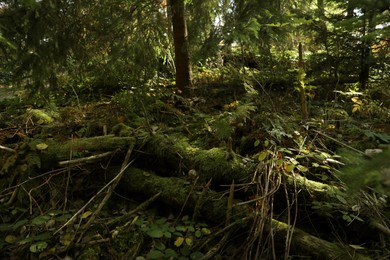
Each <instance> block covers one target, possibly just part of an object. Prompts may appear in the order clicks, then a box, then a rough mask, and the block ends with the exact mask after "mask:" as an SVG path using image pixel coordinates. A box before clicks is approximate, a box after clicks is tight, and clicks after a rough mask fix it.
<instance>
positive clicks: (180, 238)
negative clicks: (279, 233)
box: [174, 237, 184, 247]
mask: <svg viewBox="0 0 390 260" xmlns="http://www.w3.org/2000/svg"><path fill="white" fill-rule="evenodd" d="M183 242H184V237H178V238H176V241H175V243H174V245H175V246H176V247H180V246H181V245H182V244H183Z"/></svg>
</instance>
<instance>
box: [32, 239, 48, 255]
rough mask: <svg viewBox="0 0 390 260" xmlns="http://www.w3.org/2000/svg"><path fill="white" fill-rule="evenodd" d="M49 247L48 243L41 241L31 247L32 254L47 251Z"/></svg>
mask: <svg viewBox="0 0 390 260" xmlns="http://www.w3.org/2000/svg"><path fill="white" fill-rule="evenodd" d="M46 247H47V243H46V242H44V241H40V242H37V243H34V244H32V245H31V246H30V252H32V253H39V252H42V251H43V250H45V249H46Z"/></svg>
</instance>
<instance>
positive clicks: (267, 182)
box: [0, 84, 390, 259]
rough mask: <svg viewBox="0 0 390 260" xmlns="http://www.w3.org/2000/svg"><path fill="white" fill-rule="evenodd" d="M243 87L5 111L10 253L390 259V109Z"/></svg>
mask: <svg viewBox="0 0 390 260" xmlns="http://www.w3.org/2000/svg"><path fill="white" fill-rule="evenodd" d="M244 85H245V84H244ZM244 85H239V86H227V85H223V86H220V87H215V86H213V87H212V88H211V87H208V86H207V85H205V86H203V87H199V88H197V89H195V90H194V91H193V93H191V94H190V96H185V97H182V96H180V95H178V94H176V93H175V92H174V90H173V89H172V88H170V87H163V88H162V89H160V90H159V91H158V92H157V91H155V92H151V93H148V95H143V96H140V95H138V96H137V95H135V94H134V93H132V92H130V91H123V92H121V93H118V94H116V95H115V96H113V97H111V98H107V99H106V100H100V101H99V102H89V103H85V104H79V103H77V102H75V103H74V104H73V105H71V106H67V107H57V106H56V105H54V104H49V105H46V106H44V107H40V108H37V107H34V106H32V105H30V106H25V105H23V106H21V104H20V101H17V100H16V99H8V100H0V101H2V102H1V108H2V111H3V112H2V113H1V114H0V118H1V119H2V123H1V126H0V127H1V128H0V148H1V149H0V155H1V159H0V169H1V171H0V189H1V190H2V192H1V193H0V201H1V205H0V213H1V214H0V215H1V222H2V223H1V224H0V232H1V233H0V258H1V259H38V258H39V259H56V258H58V257H60V258H64V257H66V256H67V257H70V259H240V258H242V259H287V258H314V259H316V258H317V259H348V258H349V259H371V258H372V259H381V258H383V259H384V258H386V257H389V256H390V251H389V249H388V248H389V247H388V245H389V241H390V232H389V231H390V229H389V226H390V221H389V218H390V204H389V202H388V196H389V195H390V192H389V190H390V183H389V182H388V179H389V171H390V162H389V161H390V160H388V158H389V155H390V153H389V148H387V144H388V143H389V142H390V128H389V127H390V126H389V119H390V112H389V111H390V110H389V109H390V108H389V107H386V105H387V104H386V102H387V101H383V102H385V103H383V102H382V103H381V101H380V100H375V101H374V100H371V99H370V96H369V95H367V96H351V95H348V94H340V93H338V92H332V91H330V92H329V93H331V94H330V95H328V98H327V99H325V98H323V97H321V98H320V97H319V96H317V97H312V99H311V100H310V102H309V108H310V119H308V120H303V119H302V118H301V116H300V106H299V104H298V103H297V102H296V101H297V100H299V98H298V93H297V92H295V91H293V90H283V91H276V90H272V89H270V88H258V89H256V88H252V87H247V86H246V87H244ZM0 91H5V92H7V93H8V90H7V91H6V90H5V89H4V88H0ZM0 96H2V95H1V93H0ZM329 96H330V97H329ZM381 104H382V105H381ZM383 104H385V105H383ZM368 149H369V150H368ZM372 153H378V154H379V155H377V156H375V155H374V156H373V158H371V156H372V155H371V154H372ZM368 186H369V188H367V187H368Z"/></svg>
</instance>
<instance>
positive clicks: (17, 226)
mask: <svg viewBox="0 0 390 260" xmlns="http://www.w3.org/2000/svg"><path fill="white" fill-rule="evenodd" d="M27 223H28V220H27V219H22V220H19V221H18V222H16V223H15V224H14V225H13V227H12V228H13V230H17V229H18V228H20V227H21V226H24V225H25V224H27Z"/></svg>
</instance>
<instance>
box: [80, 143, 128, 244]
mask: <svg viewBox="0 0 390 260" xmlns="http://www.w3.org/2000/svg"><path fill="white" fill-rule="evenodd" d="M133 147H134V146H133V145H130V146H129V149H128V150H127V153H126V157H125V159H124V160H123V164H122V167H121V170H120V172H119V173H118V175H117V176H115V178H114V180H115V181H113V182H112V183H111V185H110V186H109V187H108V189H107V194H106V196H104V198H103V200H102V201H101V202H100V204H99V206H98V208H97V209H96V210H95V211H94V212H93V214H92V215H91V217H90V218H89V220H88V222H87V223H85V225H84V227H83V230H84V231H83V233H82V234H81V235H80V237H79V239H78V241H77V242H80V240H81V239H82V238H83V236H84V233H85V232H86V230H87V229H88V228H89V227H90V226H91V224H92V223H93V221H94V220H95V218H96V217H97V215H98V214H99V213H100V211H101V210H102V208H103V206H104V205H105V204H106V202H107V201H108V199H109V198H110V197H111V195H112V192H113V191H114V189H115V187H116V186H117V185H118V183H119V181H120V179H121V178H122V176H123V174H124V173H125V169H126V168H127V167H129V166H130V164H131V163H132V162H133V161H131V162H130V163H129V160H130V156H131V152H132V151H133Z"/></svg>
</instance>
